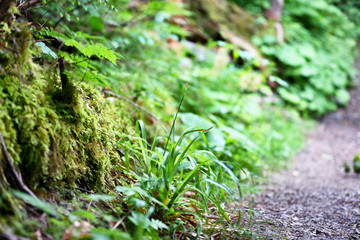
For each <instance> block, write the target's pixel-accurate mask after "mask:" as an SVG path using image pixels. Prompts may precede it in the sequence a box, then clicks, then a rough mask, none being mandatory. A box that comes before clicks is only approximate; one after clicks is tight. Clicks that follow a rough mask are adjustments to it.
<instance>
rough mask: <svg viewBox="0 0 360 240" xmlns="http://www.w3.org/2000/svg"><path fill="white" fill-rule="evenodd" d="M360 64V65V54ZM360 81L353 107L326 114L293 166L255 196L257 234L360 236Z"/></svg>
mask: <svg viewBox="0 0 360 240" xmlns="http://www.w3.org/2000/svg"><path fill="white" fill-rule="evenodd" d="M356 66H357V69H358V70H360V58H359V59H358V60H357V63H356ZM359 82H360V76H359V75H358V77H357V81H356V85H357V87H356V88H354V90H352V91H351V96H352V99H351V102H350V104H349V105H348V107H346V108H343V109H340V110H339V111H337V112H335V113H332V114H329V115H328V116H325V117H324V118H323V119H321V121H320V122H319V123H318V125H317V127H316V129H315V130H313V131H311V132H310V133H308V138H307V142H306V146H305V148H304V149H303V151H302V152H301V153H300V154H298V155H297V156H296V157H295V158H294V159H293V160H292V162H291V167H290V168H289V170H287V171H284V172H281V173H277V174H275V175H273V176H272V177H271V178H270V182H269V183H268V184H266V186H265V191H263V192H262V193H261V195H260V196H258V197H257V198H255V201H254V203H253V206H252V207H253V208H252V211H253V218H252V223H253V224H255V225H253V226H252V227H251V229H254V231H255V233H256V234H255V235H254V236H256V235H257V236H258V237H260V238H263V237H264V238H268V239H284V238H285V239H360V175H357V174H355V173H353V169H352V162H353V158H354V155H355V154H356V153H360V86H359ZM299 127H301V126H299ZM344 163H346V164H348V165H349V166H350V167H351V172H350V173H345V171H344V166H343V164H344ZM264 221H265V222H269V224H264V223H262V222H264Z"/></svg>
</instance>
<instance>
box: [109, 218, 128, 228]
mask: <svg viewBox="0 0 360 240" xmlns="http://www.w3.org/2000/svg"><path fill="white" fill-rule="evenodd" d="M125 218H126V215H125V216H123V217H122V218H121V219H120V220H119V221H118V222H117V223H116V224H115V225H114V226H113V227H112V228H111V230H115V229H116V228H117V227H118V226H119V225H120V224H121V223H123V221H124V219H125Z"/></svg>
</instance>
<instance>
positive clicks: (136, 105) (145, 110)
mask: <svg viewBox="0 0 360 240" xmlns="http://www.w3.org/2000/svg"><path fill="white" fill-rule="evenodd" d="M103 92H104V93H106V94H109V95H110V96H112V97H116V98H119V99H121V100H124V101H125V102H128V103H130V104H132V105H133V106H134V107H136V108H138V109H140V110H142V111H144V112H145V113H147V114H149V115H150V116H151V117H152V118H153V119H154V120H155V121H157V122H158V123H159V124H160V126H161V127H162V128H163V129H164V130H165V132H166V133H168V131H167V129H166V127H165V126H164V124H163V123H162V122H161V121H160V120H159V119H158V118H157V117H156V116H155V115H154V114H153V113H152V112H150V111H149V110H147V109H146V108H144V107H142V106H140V105H139V104H137V103H135V102H133V101H131V100H130V99H127V98H125V97H123V96H120V95H117V94H115V93H113V92H110V91H107V90H103Z"/></svg>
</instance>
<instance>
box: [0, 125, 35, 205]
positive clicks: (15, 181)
mask: <svg viewBox="0 0 360 240" xmlns="http://www.w3.org/2000/svg"><path fill="white" fill-rule="evenodd" d="M0 141H1V149H2V152H3V154H4V157H5V160H6V163H7V167H5V169H8V171H6V170H5V171H4V172H5V175H7V177H8V181H9V183H10V184H11V185H13V186H14V187H15V188H17V189H18V190H21V191H22V192H24V193H27V194H29V195H31V196H32V197H33V198H36V199H38V198H37V197H36V195H35V194H34V193H33V192H32V191H31V190H30V189H29V188H28V187H27V186H26V185H25V184H24V182H23V180H22V177H21V174H20V173H19V172H18V171H16V169H15V166H14V164H13V163H12V161H11V158H10V155H9V152H8V150H7V147H6V145H5V140H4V137H3V135H2V132H1V131H0Z"/></svg>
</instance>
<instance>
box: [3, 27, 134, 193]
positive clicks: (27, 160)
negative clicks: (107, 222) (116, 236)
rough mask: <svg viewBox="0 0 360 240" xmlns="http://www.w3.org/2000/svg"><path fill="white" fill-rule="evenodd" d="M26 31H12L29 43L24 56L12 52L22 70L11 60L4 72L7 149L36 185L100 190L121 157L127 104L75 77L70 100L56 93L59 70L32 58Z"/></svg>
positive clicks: (23, 48) (12, 35) (29, 181)
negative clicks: (115, 101)
mask: <svg viewBox="0 0 360 240" xmlns="http://www.w3.org/2000/svg"><path fill="white" fill-rule="evenodd" d="M17 27H18V28H20V29H26V27H23V26H17ZM12 29H16V28H15V27H13V28H12ZM28 33H29V30H28V31H27V32H25V33H23V34H20V35H19V32H18V31H15V30H14V31H13V32H11V33H9V36H8V37H9V38H15V39H16V41H17V42H18V43H20V42H24V41H25V40H24V39H27V41H25V42H28V43H30V44H28V45H25V43H24V44H23V45H21V51H19V53H20V55H17V54H14V55H12V56H11V55H10V54H9V55H10V59H9V62H16V63H17V64H20V63H21V67H20V68H19V69H17V70H20V75H19V72H18V71H15V70H14V71H13V70H11V69H10V64H9V65H7V67H5V68H4V71H3V72H0V76H1V80H0V130H1V131H2V132H3V135H4V138H5V142H6V145H7V147H8V149H9V154H10V156H11V158H12V160H13V162H14V164H15V166H16V167H17V168H18V169H19V170H20V172H21V174H22V176H23V179H24V181H25V183H26V184H27V185H28V186H29V187H30V188H32V189H36V188H38V187H39V186H45V184H46V185H47V186H50V185H53V184H55V185H61V184H66V185H70V186H74V185H76V184H78V185H79V184H80V185H84V186H83V187H87V186H90V188H91V189H92V190H101V189H103V187H104V184H105V178H106V177H108V176H109V175H110V173H111V171H112V169H113V166H115V167H116V166H117V165H118V163H119V161H120V158H119V156H118V154H117V152H116V151H115V150H114V149H115V148H114V143H115V142H114V139H119V137H120V136H119V133H123V132H126V131H127V129H128V128H129V126H130V120H126V119H130V117H131V116H129V114H128V113H127V110H126V108H124V106H123V105H121V104H117V105H114V104H113V103H111V102H109V101H107V100H106V99H105V98H103V96H102V95H101V93H100V92H99V91H98V90H97V89H96V88H95V87H94V86H91V85H89V84H87V83H83V82H76V81H75V80H74V79H69V80H70V81H71V83H72V84H73V89H74V99H73V101H72V103H71V104H69V103H64V102H62V101H60V100H59V99H58V98H57V97H56V96H57V93H58V92H59V91H61V84H60V77H59V76H58V73H57V69H56V68H53V69H50V68H46V67H44V66H41V65H38V64H35V63H34V62H33V61H32V59H31V55H29V52H31V51H30V50H29V48H31V47H33V44H31V43H32V40H31V38H30V35H29V34H28ZM23 38H24V39H23ZM18 39H19V40H18ZM9 47H12V46H10V45H9ZM35 50H36V49H35ZM15 55H16V56H15ZM0 70H1V69H0ZM19 76H20V77H19ZM70 76H71V75H70V74H69V77H70ZM112 111H116V114H113V113H112ZM130 129H131V128H130ZM3 161H4V159H3V156H2V155H1V162H3Z"/></svg>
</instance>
